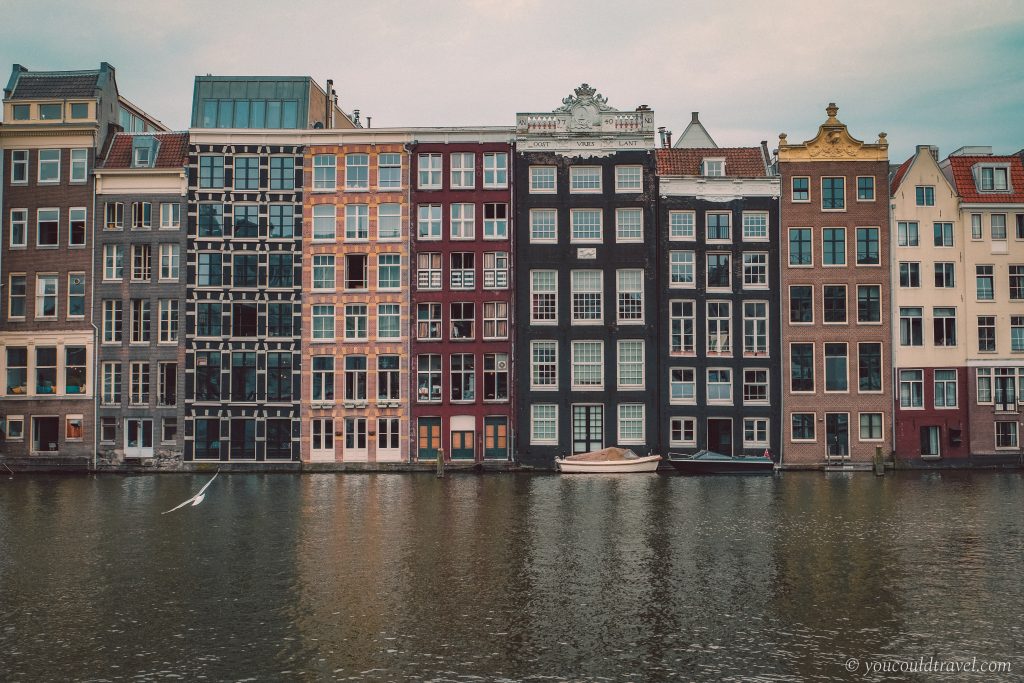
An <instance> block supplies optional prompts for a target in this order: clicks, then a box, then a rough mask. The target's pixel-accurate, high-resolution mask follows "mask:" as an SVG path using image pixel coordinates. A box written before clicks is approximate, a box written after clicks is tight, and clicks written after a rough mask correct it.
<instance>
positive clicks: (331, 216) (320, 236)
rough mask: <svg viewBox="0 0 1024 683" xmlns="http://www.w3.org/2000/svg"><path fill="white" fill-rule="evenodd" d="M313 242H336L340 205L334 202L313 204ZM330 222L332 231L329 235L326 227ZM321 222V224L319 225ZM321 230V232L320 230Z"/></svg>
mask: <svg viewBox="0 0 1024 683" xmlns="http://www.w3.org/2000/svg"><path fill="white" fill-rule="evenodd" d="M312 213H313V234H312V241H313V242H334V241H336V240H337V239H338V207H337V206H335V205H334V204H316V205H314V206H313V212H312ZM328 221H329V222H330V228H331V233H330V236H328V235H327V232H326V230H325V227H326V226H327V224H328ZM318 223H319V226H318ZM318 231H319V232H318Z"/></svg>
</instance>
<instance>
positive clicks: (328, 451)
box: [309, 417, 334, 462]
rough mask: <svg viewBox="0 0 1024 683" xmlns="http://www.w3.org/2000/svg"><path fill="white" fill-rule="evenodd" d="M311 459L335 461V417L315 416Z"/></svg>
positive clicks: (311, 433)
mask: <svg viewBox="0 0 1024 683" xmlns="http://www.w3.org/2000/svg"><path fill="white" fill-rule="evenodd" d="M309 459H310V461H311V462H334V418H330V417H314V418H313V422H312V425H311V428H310V447H309Z"/></svg>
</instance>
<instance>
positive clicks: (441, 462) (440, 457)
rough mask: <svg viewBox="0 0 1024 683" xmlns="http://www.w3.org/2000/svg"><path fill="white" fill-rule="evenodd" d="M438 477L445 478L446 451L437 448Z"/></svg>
mask: <svg viewBox="0 0 1024 683" xmlns="http://www.w3.org/2000/svg"><path fill="white" fill-rule="evenodd" d="M437 478H438V479H443V478H444V451H443V450H441V449H440V448H438V449H437Z"/></svg>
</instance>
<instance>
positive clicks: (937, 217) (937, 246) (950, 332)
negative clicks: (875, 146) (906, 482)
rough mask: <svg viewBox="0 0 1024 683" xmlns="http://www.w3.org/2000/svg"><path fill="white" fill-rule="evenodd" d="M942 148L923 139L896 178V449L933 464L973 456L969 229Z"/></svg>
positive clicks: (893, 244)
mask: <svg viewBox="0 0 1024 683" xmlns="http://www.w3.org/2000/svg"><path fill="white" fill-rule="evenodd" d="M937 157H938V150H937V149H936V148H934V147H930V146H928V145H919V146H918V147H917V151H916V153H915V154H914V156H912V157H910V158H909V159H907V160H906V161H905V162H903V164H901V165H900V167H899V168H898V169H897V170H896V173H895V174H894V175H893V178H892V182H891V200H890V205H891V208H892V220H891V225H892V228H893V230H892V235H891V239H890V241H891V248H892V255H893V256H892V263H891V265H890V269H891V272H890V276H891V278H892V283H893V289H892V298H893V306H892V315H893V373H892V378H893V384H894V386H895V387H897V388H898V389H897V394H896V396H895V421H896V435H895V445H894V448H895V453H896V457H897V458H899V459H900V460H903V461H911V462H913V461H918V462H921V463H931V462H935V461H938V460H940V459H949V460H954V461H955V460H957V459H963V458H966V457H967V456H969V455H970V438H969V435H970V420H969V410H968V391H967V386H968V376H967V348H968V347H967V342H968V337H967V330H966V329H965V321H966V320H967V317H966V316H967V315H968V308H969V307H968V306H967V303H966V301H965V300H964V297H963V290H964V287H965V286H966V284H967V282H968V279H967V277H966V274H965V272H964V247H965V240H964V230H963V223H962V222H961V219H960V214H959V207H958V198H957V194H956V191H955V190H954V188H953V186H952V185H951V184H950V182H949V181H948V180H947V179H946V177H945V176H944V175H943V173H942V170H941V169H940V168H939V162H938V158H937Z"/></svg>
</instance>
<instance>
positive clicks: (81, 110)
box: [71, 102, 89, 119]
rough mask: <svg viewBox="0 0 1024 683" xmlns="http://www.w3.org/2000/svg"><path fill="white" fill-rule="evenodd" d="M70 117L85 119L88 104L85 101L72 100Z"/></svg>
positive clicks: (87, 115) (87, 116) (87, 114)
mask: <svg viewBox="0 0 1024 683" xmlns="http://www.w3.org/2000/svg"><path fill="white" fill-rule="evenodd" d="M71 118H73V119H87V118H89V105H88V104H87V103H85V102H72V103H71Z"/></svg>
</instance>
